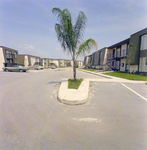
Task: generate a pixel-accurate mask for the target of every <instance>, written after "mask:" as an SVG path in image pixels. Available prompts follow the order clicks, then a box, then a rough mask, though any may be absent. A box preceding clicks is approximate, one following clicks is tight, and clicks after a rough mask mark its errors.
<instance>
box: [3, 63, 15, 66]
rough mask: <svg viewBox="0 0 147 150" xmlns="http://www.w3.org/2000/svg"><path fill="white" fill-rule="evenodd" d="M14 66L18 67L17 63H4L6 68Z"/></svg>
mask: <svg viewBox="0 0 147 150" xmlns="http://www.w3.org/2000/svg"><path fill="white" fill-rule="evenodd" d="M14 65H17V63H4V66H5V67H13V66H14Z"/></svg>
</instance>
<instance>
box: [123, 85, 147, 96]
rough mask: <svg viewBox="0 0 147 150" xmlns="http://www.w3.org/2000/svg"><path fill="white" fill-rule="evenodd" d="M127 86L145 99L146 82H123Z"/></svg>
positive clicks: (146, 91)
mask: <svg viewBox="0 0 147 150" xmlns="http://www.w3.org/2000/svg"><path fill="white" fill-rule="evenodd" d="M125 85H126V86H127V87H129V88H130V89H132V90H133V91H135V92H137V93H138V94H140V95H141V96H143V97H144V98H145V99H147V84H129V83H126V84H125Z"/></svg>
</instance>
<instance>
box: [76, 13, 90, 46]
mask: <svg viewBox="0 0 147 150" xmlns="http://www.w3.org/2000/svg"><path fill="white" fill-rule="evenodd" d="M86 22H87V18H86V16H85V14H84V12H82V11H80V12H79V15H78V17H77V20H76V23H75V26H74V32H75V36H76V37H75V39H76V43H79V42H80V40H82V38H83V35H84V30H85V26H86Z"/></svg>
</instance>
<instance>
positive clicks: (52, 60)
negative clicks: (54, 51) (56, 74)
mask: <svg viewBox="0 0 147 150" xmlns="http://www.w3.org/2000/svg"><path fill="white" fill-rule="evenodd" d="M50 63H54V64H55V65H56V66H57V67H59V61H58V60H55V59H51V60H50Z"/></svg>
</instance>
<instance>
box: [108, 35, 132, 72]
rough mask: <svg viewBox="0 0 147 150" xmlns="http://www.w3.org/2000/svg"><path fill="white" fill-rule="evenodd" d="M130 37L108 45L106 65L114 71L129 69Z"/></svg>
mask: <svg viewBox="0 0 147 150" xmlns="http://www.w3.org/2000/svg"><path fill="white" fill-rule="evenodd" d="M129 41H130V38H128V39H126V40H123V41H121V42H119V43H116V44H114V45H112V46H110V47H108V51H107V57H106V58H107V62H106V65H107V66H108V67H109V68H111V69H112V70H114V71H127V52H128V46H129Z"/></svg>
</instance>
